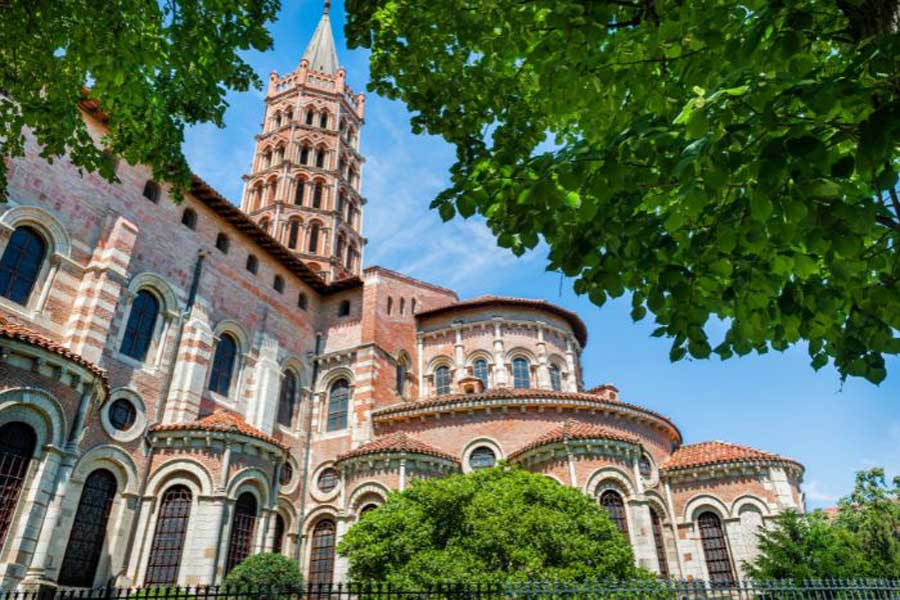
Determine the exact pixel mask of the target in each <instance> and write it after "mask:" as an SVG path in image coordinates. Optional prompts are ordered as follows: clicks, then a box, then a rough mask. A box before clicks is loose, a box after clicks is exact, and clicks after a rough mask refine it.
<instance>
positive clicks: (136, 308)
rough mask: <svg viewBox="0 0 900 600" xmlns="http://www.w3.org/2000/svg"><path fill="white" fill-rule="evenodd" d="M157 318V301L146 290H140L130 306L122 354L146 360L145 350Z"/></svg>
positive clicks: (148, 346)
mask: <svg viewBox="0 0 900 600" xmlns="http://www.w3.org/2000/svg"><path fill="white" fill-rule="evenodd" d="M157 316H159V300H157V299H156V296H154V295H153V294H151V293H150V292H148V291H147V290H141V291H139V292H138V293H137V295H136V296H135V297H134V302H132V304H131V314H129V315H128V324H127V325H125V335H124V336H123V337H122V354H125V355H126V356H130V357H131V358H134V359H137V360H140V361H143V360H145V359H146V358H147V350H149V349H150V342H151V340H152V339H153V331H154V329H156V317H157Z"/></svg>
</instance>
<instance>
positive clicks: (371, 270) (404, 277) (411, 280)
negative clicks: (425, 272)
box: [363, 265, 459, 300]
mask: <svg viewBox="0 0 900 600" xmlns="http://www.w3.org/2000/svg"><path fill="white" fill-rule="evenodd" d="M363 273H364V274H366V275H368V274H369V273H380V274H384V275H387V276H388V277H393V278H395V279H400V280H402V281H406V282H407V283H411V284H412V285H416V286H420V287H427V288H429V289H432V290H435V291H438V292H443V293H445V294H450V295H452V296H453V297H454V298H456V299H457V300H458V299H459V296H457V295H456V292H455V291H453V290H451V289H450V288H446V287H441V286H439V285H436V284H434V283H429V282H427V281H423V280H421V279H416V278H415V277H410V276H409V275H406V274H405V273H400V272H399V271H394V270H393V269H388V268H387V267H382V266H380V265H372V266H371V267H366V268H365V269H363Z"/></svg>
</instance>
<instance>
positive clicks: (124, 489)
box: [72, 444, 138, 494]
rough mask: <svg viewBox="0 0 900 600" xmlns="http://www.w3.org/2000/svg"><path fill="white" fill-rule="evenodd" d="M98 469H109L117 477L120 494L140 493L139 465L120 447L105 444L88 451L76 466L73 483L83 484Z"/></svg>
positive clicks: (73, 472) (73, 471)
mask: <svg viewBox="0 0 900 600" xmlns="http://www.w3.org/2000/svg"><path fill="white" fill-rule="evenodd" d="M96 469H108V470H109V471H110V472H111V473H112V474H113V475H114V476H115V478H116V481H117V482H118V487H119V492H120V493H125V494H137V493H138V474H137V465H135V464H134V460H133V459H132V458H131V456H129V455H128V453H127V452H125V451H124V450H122V449H121V448H119V447H118V446H113V445H112V444H104V445H103V446H95V447H94V448H91V449H90V450H88V451H87V452H86V453H85V454H84V455H83V456H82V457H81V458H79V459H78V462H77V463H76V464H75V468H74V469H73V470H72V481H75V482H82V483H83V482H84V480H85V479H86V478H87V476H88V475H90V474H91V473H92V472H94V471H95V470H96Z"/></svg>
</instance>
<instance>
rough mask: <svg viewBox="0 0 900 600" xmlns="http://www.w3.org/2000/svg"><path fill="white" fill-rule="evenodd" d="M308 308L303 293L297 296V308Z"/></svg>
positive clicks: (306, 299)
mask: <svg viewBox="0 0 900 600" xmlns="http://www.w3.org/2000/svg"><path fill="white" fill-rule="evenodd" d="M308 307H309V298H308V297H307V296H306V294H304V293H303V292H300V295H298V296H297V308H301V309H303V310H306V309H307V308H308Z"/></svg>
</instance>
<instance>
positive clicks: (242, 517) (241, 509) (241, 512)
mask: <svg viewBox="0 0 900 600" xmlns="http://www.w3.org/2000/svg"><path fill="white" fill-rule="evenodd" d="M255 529H256V497H255V496H254V495H253V494H251V493H250V492H244V493H243V494H241V495H240V496H239V497H238V499H237V502H235V504H234V517H233V518H232V520H231V538H230V539H229V540H228V558H227V559H226V560H225V574H226V575H227V574H228V573H230V572H231V569H233V568H234V567H236V566H237V565H238V564H240V562H241V561H242V560H244V559H245V558H247V557H248V556H250V550H251V549H252V547H253V531H254V530H255Z"/></svg>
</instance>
